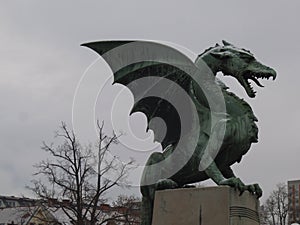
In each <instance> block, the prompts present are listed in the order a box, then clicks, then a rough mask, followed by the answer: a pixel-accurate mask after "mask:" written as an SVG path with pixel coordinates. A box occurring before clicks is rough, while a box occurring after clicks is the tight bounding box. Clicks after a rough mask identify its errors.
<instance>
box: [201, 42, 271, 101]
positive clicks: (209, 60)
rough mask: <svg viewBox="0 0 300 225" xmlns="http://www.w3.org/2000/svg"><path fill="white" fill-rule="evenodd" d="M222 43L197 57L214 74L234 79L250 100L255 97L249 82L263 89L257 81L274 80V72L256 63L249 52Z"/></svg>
mask: <svg viewBox="0 0 300 225" xmlns="http://www.w3.org/2000/svg"><path fill="white" fill-rule="evenodd" d="M222 42H223V45H224V46H221V45H219V44H216V46H215V47H211V48H209V49H207V50H206V51H205V52H204V53H202V54H201V55H199V58H201V59H202V60H204V61H205V63H206V64H207V65H208V66H209V67H210V69H211V70H212V71H213V73H214V74H216V73H217V72H219V71H221V72H222V73H223V74H224V75H225V76H226V75H230V76H232V77H234V78H236V79H237V80H238V82H239V83H240V84H241V85H242V86H243V87H244V89H245V91H246V92H247V94H248V96H249V97H250V98H254V97H255V95H256V92H255V91H254V89H253V87H252V85H251V83H250V80H252V81H253V82H254V83H255V84H256V85H258V86H260V87H263V85H262V84H260V82H259V81H258V79H269V78H270V77H272V78H273V80H274V79H275V78H276V72H275V70H273V69H272V68H270V67H268V66H265V65H263V64H262V63H260V62H258V61H257V60H256V59H255V57H254V56H253V54H252V53H251V52H250V51H248V50H246V49H243V48H237V47H235V46H234V45H232V44H230V43H228V42H226V41H222ZM196 64H197V60H196Z"/></svg>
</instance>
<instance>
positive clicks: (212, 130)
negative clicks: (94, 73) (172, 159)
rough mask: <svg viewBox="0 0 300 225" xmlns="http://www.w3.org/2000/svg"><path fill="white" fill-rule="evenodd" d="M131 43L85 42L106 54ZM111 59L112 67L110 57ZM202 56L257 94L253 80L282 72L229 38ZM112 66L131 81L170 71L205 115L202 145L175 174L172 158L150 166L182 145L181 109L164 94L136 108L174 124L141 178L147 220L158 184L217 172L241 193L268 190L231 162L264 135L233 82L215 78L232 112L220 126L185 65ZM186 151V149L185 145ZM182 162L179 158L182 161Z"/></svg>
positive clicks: (146, 222)
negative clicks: (245, 178)
mask: <svg viewBox="0 0 300 225" xmlns="http://www.w3.org/2000/svg"><path fill="white" fill-rule="evenodd" d="M126 43H130V41H126V42H113V41H111V42H94V43H88V44H85V46H87V47H90V48H92V49H94V50H95V51H97V52H98V53H99V54H100V55H103V54H105V53H106V52H107V51H109V50H110V49H112V48H115V47H116V46H120V45H123V44H126ZM104 58H105V57H104ZM105 59H106V61H108V63H109V64H110V66H111V67H112V65H111V63H110V62H109V59H107V58H105ZM200 61H204V62H205V63H206V64H207V66H208V67H209V68H210V70H211V71H212V73H213V74H214V76H216V74H217V73H218V72H222V73H223V74H224V75H225V76H232V77H234V78H235V79H237V81H238V82H239V83H240V84H241V85H242V86H243V88H244V89H245V91H246V93H247V95H248V96H249V97H251V98H254V97H255V95H256V92H255V91H254V89H253V87H252V86H251V84H250V82H249V80H252V81H253V82H254V83H255V84H256V85H258V86H260V87H263V86H262V85H261V83H260V82H259V81H258V79H269V78H273V80H274V79H275V78H276V72H275V71H274V70H273V69H272V68H270V67H268V66H265V65H263V64H261V63H260V62H258V61H257V60H256V59H255V57H254V56H253V54H252V53H251V52H250V51H248V50H245V49H242V48H237V47H235V46H234V45H232V44H230V43H228V42H226V41H223V45H218V44H216V46H214V47H211V48H209V49H207V50H205V51H204V52H203V53H202V54H200V55H199V56H198V58H197V59H196V61H195V65H196V66H197V65H198V64H199V63H200ZM112 69H113V72H114V75H115V82H118V83H122V84H125V85H127V84H129V83H130V82H131V81H133V80H135V79H137V77H139V78H140V77H141V76H142V77H143V76H144V77H146V76H151V75H152V74H153V73H155V75H156V76H158V77H160V76H161V77H166V78H168V79H171V80H173V81H175V82H177V83H178V84H179V85H180V86H181V87H182V88H184V89H185V90H186V91H187V93H188V94H189V96H190V97H192V98H193V99H194V100H193V101H194V103H195V105H196V108H197V112H198V116H199V123H200V124H199V125H201V130H200V135H199V140H198V143H197V147H196V148H195V151H194V152H193V154H192V156H191V157H190V160H188V161H187V162H185V163H184V165H181V169H180V170H178V171H176V172H175V173H174V174H172V175H171V176H169V177H165V176H164V175H163V173H164V171H167V170H172V165H171V164H172V163H170V165H169V166H168V165H167V166H164V168H161V169H160V170H157V169H152V168H151V167H150V166H151V165H154V164H156V163H158V162H162V161H164V160H166V159H167V158H168V156H169V155H171V154H172V153H173V151H174V149H175V148H176V146H177V143H178V139H179V137H180V135H179V133H180V132H179V133H178V130H180V126H179V125H178V115H177V114H176V113H175V112H174V109H173V108H172V107H171V106H170V105H168V103H167V102H163V101H162V100H161V99H156V98H152V99H151V98H147V99H145V100H143V99H142V100H139V101H138V102H136V104H135V106H134V109H133V111H141V112H144V113H145V114H146V116H147V118H148V120H149V121H150V120H151V119H152V118H154V117H161V118H162V119H164V120H165V121H166V124H167V128H168V130H167V132H166V134H165V137H164V138H163V140H161V143H162V147H163V149H164V150H163V152H161V153H159V152H155V153H153V154H151V155H150V157H149V159H148V161H147V164H146V167H145V170H144V173H143V177H142V181H141V184H142V185H141V192H142V195H143V202H142V204H143V206H142V207H143V209H142V210H143V212H142V224H143V225H151V221H152V211H153V201H154V195H155V191H156V190H162V189H168V188H180V187H186V186H187V185H188V184H192V183H195V182H199V181H203V180H206V179H209V178H211V179H212V180H213V181H214V182H215V183H216V184H218V185H229V186H231V187H234V188H237V189H239V190H240V191H241V193H242V192H243V191H245V190H248V191H249V192H251V193H253V194H254V195H256V196H257V197H258V198H259V197H261V195H262V190H261V188H260V187H259V185H258V184H251V185H245V184H244V183H243V182H242V181H241V180H240V179H239V178H237V177H236V176H235V175H234V173H233V171H232V169H231V168H230V166H231V165H232V164H234V163H236V162H240V161H241V159H242V156H243V155H244V154H246V153H247V151H248V150H249V149H250V147H251V144H252V143H255V142H257V141H258V139H257V135H258V128H257V126H256V122H257V119H256V117H255V116H254V114H253V111H252V109H251V107H250V105H249V104H248V103H247V102H245V101H244V100H243V99H241V98H239V97H237V96H236V95H235V94H234V93H232V92H229V90H228V87H226V85H225V84H223V83H222V82H221V81H219V80H218V79H217V78H215V81H214V82H216V83H217V85H218V86H219V87H220V88H221V91H222V94H223V96H224V101H225V105H226V114H227V115H226V120H223V121H220V123H218V124H216V125H215V127H211V124H210V123H211V121H210V114H211V109H210V107H209V105H208V102H207V101H206V97H205V96H204V94H203V91H201V89H200V88H199V86H197V85H196V84H195V82H193V80H192V79H182V77H184V75H183V73H182V71H178V70H179V69H176V68H174V67H172V68H170V67H169V65H166V64H163V63H158V62H145V61H144V62H139V63H136V64H134V65H130V66H127V67H126V68H122V69H121V70H118V71H115V70H114V68H112ZM166 74H168V75H166ZM208 86H209V84H208ZM208 88H209V87H208ZM191 116H192V115H191ZM224 123H225V125H226V130H225V135H224V137H223V138H222V145H221V147H220V149H219V151H218V154H217V155H216V157H215V158H214V160H212V161H211V162H210V163H209V166H208V167H206V168H205V169H204V170H202V171H201V170H199V166H200V165H199V164H200V161H201V159H202V158H203V157H204V153H203V151H204V149H205V148H206V147H207V142H208V139H209V138H210V136H211V135H215V136H218V132H219V130H220V129H221V128H222V126H223V125H224ZM151 129H152V128H151ZM156 131H157V132H159V130H155V129H154V132H156ZM182 154H184V150H183V151H182ZM176 163H177V164H178V163H180V162H176ZM158 173H159V174H160V175H159V176H157V174H158ZM154 176H155V177H161V178H163V179H159V180H157V181H156V182H155V183H151V184H147V182H145V180H147V179H148V178H149V177H150V178H151V177H154Z"/></svg>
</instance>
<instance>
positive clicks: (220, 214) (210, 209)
mask: <svg viewBox="0 0 300 225" xmlns="http://www.w3.org/2000/svg"><path fill="white" fill-rule="evenodd" d="M258 208H259V201H258V200H257V199H256V197H255V196H253V195H252V194H250V193H249V192H247V191H246V192H244V193H243V194H242V195H241V196H240V193H239V192H238V191H235V190H234V189H233V188H230V187H227V186H219V187H205V188H186V189H174V190H164V191H157V192H156V193H155V201H154V210H153V220H152V225H259V214H258Z"/></svg>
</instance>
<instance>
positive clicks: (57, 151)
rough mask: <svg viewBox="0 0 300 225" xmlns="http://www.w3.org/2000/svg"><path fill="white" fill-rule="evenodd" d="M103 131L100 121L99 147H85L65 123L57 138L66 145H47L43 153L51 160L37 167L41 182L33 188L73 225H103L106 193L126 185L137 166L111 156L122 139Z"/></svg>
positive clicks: (34, 182)
mask: <svg viewBox="0 0 300 225" xmlns="http://www.w3.org/2000/svg"><path fill="white" fill-rule="evenodd" d="M103 127H104V124H103V123H102V124H100V123H99V121H98V122H97V128H98V140H97V143H96V144H95V145H92V144H90V145H88V146H86V147H83V146H82V145H81V144H80V143H79V141H78V139H77V137H76V136H75V134H74V132H73V131H70V130H69V129H68V128H67V126H66V124H65V123H62V124H61V127H60V131H58V132H57V133H56V137H57V138H60V139H62V140H63V143H62V144H61V145H57V146H53V144H52V145H48V144H46V143H43V146H42V149H43V150H45V151H46V152H48V153H49V154H50V158H49V159H47V160H43V161H41V162H40V163H39V164H37V165H35V167H36V170H37V172H36V173H35V175H36V176H37V177H38V179H35V180H33V181H32V183H33V186H31V187H29V188H30V189H31V190H32V191H33V192H34V193H35V194H36V195H37V196H38V197H39V198H41V199H44V200H45V201H47V204H49V203H51V205H52V206H53V207H57V208H60V209H62V210H63V212H64V213H65V215H67V217H68V218H69V220H70V221H71V222H72V223H73V224H78V225H83V224H91V225H94V224H96V223H97V224H103V223H104V222H105V221H98V218H99V214H100V213H101V212H100V210H99V206H100V204H101V203H104V202H105V193H106V192H107V191H109V190H111V189H112V188H113V187H115V186H120V185H122V183H123V184H124V182H125V180H126V177H127V175H128V170H129V169H130V167H131V165H132V164H133V161H132V160H130V161H129V162H127V163H120V161H119V160H118V158H117V157H115V156H111V155H110V154H109V149H110V147H111V145H112V144H117V143H118V136H117V135H116V134H115V133H114V132H113V134H112V136H108V135H106V134H104V131H103ZM109 156H111V157H109ZM108 177H109V179H108ZM118 216H119V215H118ZM106 219H108V218H106Z"/></svg>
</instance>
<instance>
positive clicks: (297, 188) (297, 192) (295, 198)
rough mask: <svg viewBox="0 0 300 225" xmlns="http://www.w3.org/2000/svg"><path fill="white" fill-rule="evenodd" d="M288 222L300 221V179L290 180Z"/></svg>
mask: <svg viewBox="0 0 300 225" xmlns="http://www.w3.org/2000/svg"><path fill="white" fill-rule="evenodd" d="M288 202H289V203H288V207H289V210H288V219H289V222H288V224H292V223H300V205H299V204H300V180H292V181H288Z"/></svg>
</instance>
